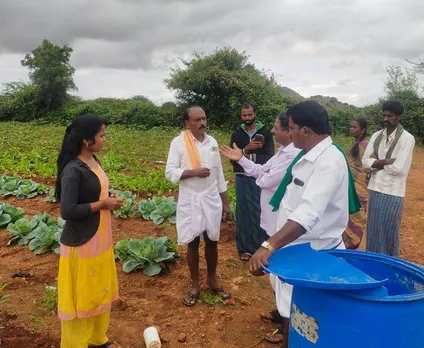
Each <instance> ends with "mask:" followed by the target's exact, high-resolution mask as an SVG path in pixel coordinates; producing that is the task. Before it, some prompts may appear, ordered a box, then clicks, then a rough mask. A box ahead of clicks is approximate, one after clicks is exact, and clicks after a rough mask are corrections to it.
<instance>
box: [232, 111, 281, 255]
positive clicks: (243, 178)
mask: <svg viewBox="0 0 424 348" xmlns="http://www.w3.org/2000/svg"><path fill="white" fill-rule="evenodd" d="M240 114H241V121H242V124H241V126H240V127H239V128H238V129H237V130H236V131H235V132H234V133H233V134H232V136H231V141H230V147H231V148H234V144H236V145H237V147H238V148H239V149H242V151H243V155H244V156H246V157H247V158H248V159H250V160H251V161H252V162H254V163H257V164H265V163H266V162H267V161H268V160H269V159H270V158H271V157H272V156H274V153H275V149H274V139H273V136H272V133H271V131H270V130H269V129H267V128H266V127H265V126H264V125H263V124H262V122H260V121H258V120H256V106H255V105H254V104H244V105H243V106H242V107H241V109H240ZM231 164H232V165H233V170H234V174H235V186H236V241H237V250H238V252H239V255H240V259H242V260H243V261H248V260H249V259H250V257H251V256H252V255H253V254H254V253H255V251H256V250H258V248H259V247H260V245H261V244H262V242H263V241H265V240H266V239H267V234H266V231H265V230H264V229H263V228H261V226H260V217H261V206H260V197H261V189H260V188H259V186H258V185H256V178H254V177H251V176H247V175H246V174H245V172H244V169H243V167H242V166H241V165H240V164H238V163H237V162H236V161H231Z"/></svg>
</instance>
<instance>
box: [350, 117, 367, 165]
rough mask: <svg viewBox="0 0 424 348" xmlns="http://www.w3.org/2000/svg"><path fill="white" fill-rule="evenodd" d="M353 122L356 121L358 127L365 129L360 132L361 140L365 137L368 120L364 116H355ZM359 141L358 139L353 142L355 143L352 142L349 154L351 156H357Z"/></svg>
mask: <svg viewBox="0 0 424 348" xmlns="http://www.w3.org/2000/svg"><path fill="white" fill-rule="evenodd" d="M352 121H355V122H358V124H359V127H361V129H365V132H364V133H362V135H361V141H362V140H364V139H365V137H366V136H367V131H368V121H367V119H366V118H365V117H357V118H355V119H354V120H352ZM359 143H360V141H357V142H355V144H353V146H352V149H351V150H350V154H351V155H352V156H353V157H358V156H359Z"/></svg>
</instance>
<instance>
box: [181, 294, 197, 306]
mask: <svg viewBox="0 0 424 348" xmlns="http://www.w3.org/2000/svg"><path fill="white" fill-rule="evenodd" d="M199 296H200V292H198V293H196V294H193V293H192V292H191V291H189V292H188V293H187V294H186V295H185V296H184V297H183V304H184V305H185V306H187V307H194V306H195V305H196V303H197V300H198V299H199Z"/></svg>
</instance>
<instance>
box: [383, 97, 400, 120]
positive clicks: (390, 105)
mask: <svg viewBox="0 0 424 348" xmlns="http://www.w3.org/2000/svg"><path fill="white" fill-rule="evenodd" d="M381 111H383V112H384V111H389V112H391V113H392V114H393V115H396V116H400V115H403V113H404V111H405V109H404V107H403V104H402V103H401V102H398V101H397V100H388V101H386V102H384V103H383V106H382V108H381Z"/></svg>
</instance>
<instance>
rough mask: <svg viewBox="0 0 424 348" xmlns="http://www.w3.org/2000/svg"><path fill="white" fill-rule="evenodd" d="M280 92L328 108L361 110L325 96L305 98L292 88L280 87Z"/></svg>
mask: <svg viewBox="0 0 424 348" xmlns="http://www.w3.org/2000/svg"><path fill="white" fill-rule="evenodd" d="M278 90H279V91H280V93H281V94H285V95H289V96H295V97H297V98H301V99H304V100H315V101H317V102H318V103H320V104H321V105H323V106H324V107H326V108H333V107H344V108H349V109H351V110H355V111H358V110H360V108H358V107H356V106H354V105H351V104H348V103H343V102H341V101H339V100H338V99H337V98H334V97H326V96H323V95H314V96H312V97H309V98H305V97H304V96H302V95H300V94H299V93H297V92H296V91H294V90H292V89H291V88H289V87H286V86H278Z"/></svg>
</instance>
